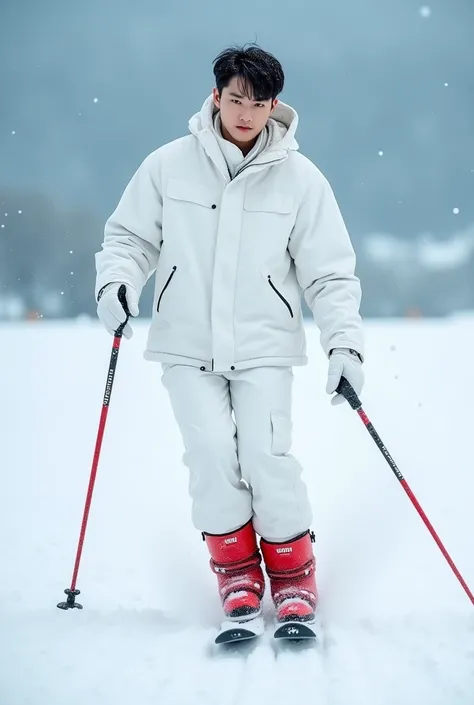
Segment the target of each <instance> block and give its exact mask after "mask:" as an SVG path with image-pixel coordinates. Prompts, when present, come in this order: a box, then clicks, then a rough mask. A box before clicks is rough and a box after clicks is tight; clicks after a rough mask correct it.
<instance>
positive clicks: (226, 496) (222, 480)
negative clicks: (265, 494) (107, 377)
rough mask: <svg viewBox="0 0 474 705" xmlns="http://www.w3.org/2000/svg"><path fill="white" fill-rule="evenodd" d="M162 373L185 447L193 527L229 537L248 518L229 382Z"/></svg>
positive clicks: (178, 371)
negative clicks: (225, 534) (226, 534)
mask: <svg viewBox="0 0 474 705" xmlns="http://www.w3.org/2000/svg"><path fill="white" fill-rule="evenodd" d="M164 370H165V371H164V373H163V376H162V383H163V385H164V387H165V388H166V389H167V391H168V394H169V397H170V402H171V406H172V409H173V412H174V416H175V418H176V421H177V423H178V425H179V428H180V431H181V435H182V438H183V443H184V447H185V453H184V455H183V462H184V464H185V465H186V466H187V468H188V469H189V492H190V495H191V499H192V520H193V523H194V526H195V527H196V528H197V529H199V530H200V531H206V532H208V533H211V534H224V533H227V532H230V531H234V530H235V529H237V528H239V527H241V526H243V525H244V524H245V523H247V522H248V521H249V519H250V518H251V516H252V496H251V493H250V491H249V489H248V487H247V485H246V484H245V483H244V482H242V476H241V473H240V466H239V461H238V457H237V444H236V437H235V432H236V429H235V423H234V421H233V418H232V409H231V403H230V393H229V382H228V380H227V379H225V377H223V376H221V375H218V374H213V373H210V372H202V371H201V370H199V369H198V368H195V367H188V366H184V365H173V366H170V367H164Z"/></svg>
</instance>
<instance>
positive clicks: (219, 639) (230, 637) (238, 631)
mask: <svg viewBox="0 0 474 705" xmlns="http://www.w3.org/2000/svg"><path fill="white" fill-rule="evenodd" d="M256 636H258V634H255V632H252V631H250V629H243V628H242V627H235V628H234V629H227V630H226V631H224V632H221V633H220V634H218V635H217V636H216V640H215V643H216V644H229V643H231V642H233V641H244V640H246V639H255V637H256Z"/></svg>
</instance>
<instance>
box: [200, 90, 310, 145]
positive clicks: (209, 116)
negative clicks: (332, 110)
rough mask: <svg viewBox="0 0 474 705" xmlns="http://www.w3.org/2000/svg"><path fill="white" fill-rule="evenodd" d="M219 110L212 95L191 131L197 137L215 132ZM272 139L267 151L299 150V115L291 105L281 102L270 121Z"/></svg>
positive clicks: (206, 101)
mask: <svg viewBox="0 0 474 705" xmlns="http://www.w3.org/2000/svg"><path fill="white" fill-rule="evenodd" d="M217 112H218V109H217V108H216V106H215V105H214V100H213V97H212V94H211V95H210V96H209V97H208V98H206V100H205V101H204V103H203V106H202V108H201V110H200V111H199V112H197V113H195V114H194V115H193V116H192V117H191V119H190V120H189V123H188V125H189V130H190V132H191V133H192V134H193V135H195V136H196V137H200V136H201V135H202V134H203V133H206V132H214V116H215V114H216V113H217ZM267 127H268V129H269V135H270V139H269V142H268V146H267V148H266V150H265V151H267V152H268V151H277V150H298V149H299V145H298V142H297V141H296V137H295V134H296V129H297V127H298V113H297V112H296V110H294V109H293V108H292V107H291V106H290V105H287V104H286V103H283V102H282V101H279V102H278V104H277V106H276V108H275V110H274V111H273V113H272V115H271V117H270V118H269V119H268V122H267Z"/></svg>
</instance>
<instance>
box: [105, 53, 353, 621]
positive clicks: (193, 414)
mask: <svg viewBox="0 0 474 705" xmlns="http://www.w3.org/2000/svg"><path fill="white" fill-rule="evenodd" d="M214 76H215V81H216V85H215V88H214V89H213V93H212V95H211V96H209V97H208V98H207V100H206V101H205V102H204V105H203V107H202V109H201V111H200V112H199V113H197V114H196V115H194V116H193V117H192V118H191V120H190V122H189V129H190V133H191V134H190V135H187V136H185V137H182V138H180V139H177V140H175V141H173V142H171V143H169V144H165V145H164V146H162V147H160V148H159V149H157V150H156V151H154V152H153V153H151V154H150V155H149V156H148V157H147V158H146V159H145V160H144V162H143V163H142V164H141V166H140V167H139V168H138V170H137V172H136V173H135V175H134V176H133V178H132V179H131V181H130V183H129V184H128V186H127V187H126V189H125V192H124V193H123V196H122V198H121V200H120V202H119V204H118V206H117V208H116V210H115V212H114V213H113V214H112V215H111V217H110V218H109V220H108V221H107V224H106V227H105V237H104V242H103V244H102V250H101V252H99V253H98V254H97V255H96V266H97V282H96V296H97V299H98V316H99V318H100V320H101V321H102V322H103V324H104V325H105V327H106V328H107V330H108V331H109V332H110V333H113V332H114V330H115V329H116V328H117V327H118V326H119V324H120V323H121V322H123V321H125V312H124V310H123V308H122V305H121V304H120V302H119V299H118V297H117V293H118V290H119V287H120V285H121V284H125V286H126V298H127V303H128V308H129V311H130V313H131V315H132V316H137V315H138V302H139V298H140V294H141V291H142V288H143V286H144V285H145V283H146V281H147V280H148V278H149V277H150V276H151V275H152V274H153V273H155V272H156V274H155V294H154V303H153V315H152V322H151V326H150V330H149V335H148V342H147V349H146V351H145V354H144V356H145V358H146V359H148V360H157V361H160V362H162V364H163V377H162V381H163V384H164V386H165V388H166V389H167V390H168V393H169V395H170V400H171V405H172V408H173V412H174V415H175V417H176V420H177V422H178V424H179V427H180V430H181V433H182V438H183V442H184V446H185V449H186V451H185V454H184V458H183V460H184V462H185V464H186V465H187V467H188V469H189V472H190V485H189V487H190V494H191V497H192V501H193V510H192V516H193V522H194V525H195V526H196V528H197V529H199V530H200V531H201V532H202V535H203V538H204V539H205V541H206V543H207V547H208V549H209V552H210V556H211V560H210V564H211V568H212V570H213V571H214V572H215V574H216V575H217V580H218V587H219V595H220V599H221V601H222V606H223V611H224V615H225V617H226V619H227V620H237V621H245V620H249V619H252V618H254V617H256V616H258V615H259V614H260V610H261V600H262V596H263V593H264V575H263V572H262V568H261V561H262V555H263V560H264V564H265V568H266V572H267V574H268V577H269V581H270V586H271V594H272V598H273V601H274V604H275V608H276V617H277V620H278V621H279V622H286V621H300V622H301V621H303V622H309V623H311V622H312V621H314V619H315V610H316V607H317V601H318V594H317V587H316V580H315V558H314V555H313V549H312V539H313V534H312V532H311V531H310V524H311V521H312V514H311V508H310V504H309V501H308V497H307V492H306V486H305V484H304V482H303V480H302V477H301V472H302V468H301V466H300V464H299V463H298V461H297V460H296V459H295V458H294V457H293V456H292V455H290V454H289V451H290V446H291V425H292V421H291V394H292V378H293V374H292V367H293V365H304V364H306V362H307V358H306V342H305V331H304V325H303V323H304V322H303V317H302V311H301V305H300V301H301V292H303V294H304V297H305V300H306V302H307V304H308V306H309V308H310V309H311V311H312V313H313V316H314V319H315V321H316V323H317V325H318V327H319V329H320V332H321V345H322V347H323V350H324V352H325V353H326V355H327V357H328V360H329V374H328V384H327V391H328V393H331V394H332V393H333V392H334V391H335V390H336V388H337V386H338V383H339V381H340V379H341V376H342V375H344V377H345V378H346V379H347V380H348V381H349V382H350V383H351V384H352V386H353V387H354V389H355V390H356V392H358V393H360V391H361V388H362V384H363V373H362V367H361V363H362V361H363V355H364V351H363V333H362V329H361V328H362V324H361V318H360V315H359V305H360V298H361V292H360V283H359V280H358V278H357V277H356V275H355V273H354V268H355V256H354V251H353V248H352V245H351V242H350V239H349V236H348V233H347V230H346V228H345V225H344V222H343V219H342V216H341V214H340V212H339V208H338V206H337V203H336V200H335V198H334V195H333V193H332V190H331V188H330V186H329V184H328V182H327V181H326V179H325V178H324V177H323V175H322V174H321V172H320V171H319V170H318V169H317V168H316V166H315V165H314V164H313V163H312V162H311V161H309V160H308V159H307V158H305V157H304V156H302V155H301V154H300V153H299V151H298V144H297V142H296V139H295V132H296V127H297V124H298V116H297V114H296V112H295V111H294V110H293V109H292V108H291V107H290V106H288V105H286V104H285V103H283V102H280V101H279V100H278V99H277V96H278V95H279V94H280V92H281V91H282V89H283V83H284V74H283V70H282V67H281V65H280V63H279V62H278V61H277V60H276V59H275V58H274V57H273V56H272V55H271V54H268V53H267V52H265V51H263V50H262V49H260V48H258V47H255V46H250V47H247V48H231V49H227V50H226V51H224V52H222V53H221V54H220V55H219V56H218V57H217V59H216V60H215V62H214ZM131 333H132V331H131V328H130V326H129V325H128V324H127V326H126V328H125V330H124V335H125V336H126V337H130V335H131ZM332 401H333V402H334V401H335V402H339V401H342V399H341V398H340V397H339V395H336V397H334V399H333V400H332ZM257 534H258V535H259V536H260V537H261V541H260V545H258V543H257Z"/></svg>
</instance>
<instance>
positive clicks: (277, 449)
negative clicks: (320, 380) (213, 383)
mask: <svg viewBox="0 0 474 705" xmlns="http://www.w3.org/2000/svg"><path fill="white" fill-rule="evenodd" d="M292 385H293V370H292V369H291V367H256V368H252V369H249V370H239V371H237V372H234V373H232V376H230V391H231V398H232V404H233V408H234V413H235V420H236V424H237V446H238V455H239V461H240V468H241V472H242V477H243V478H244V480H245V481H246V482H247V483H248V484H249V485H250V487H251V490H252V495H253V513H254V518H253V524H254V527H255V529H256V531H257V533H258V534H260V536H262V537H263V538H265V539H267V540H270V541H284V540H287V539H289V538H292V537H294V536H296V535H298V534H299V533H302V532H303V531H306V530H307V529H308V528H309V527H310V525H311V521H312V512H311V507H310V504H309V500H308V495H307V490H306V485H305V483H304V482H303V479H302V476H301V475H302V467H301V465H300V464H299V462H298V461H297V460H296V458H294V457H293V456H292V455H290V452H289V451H290V447H291V435H292V418H291V396H292Z"/></svg>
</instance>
